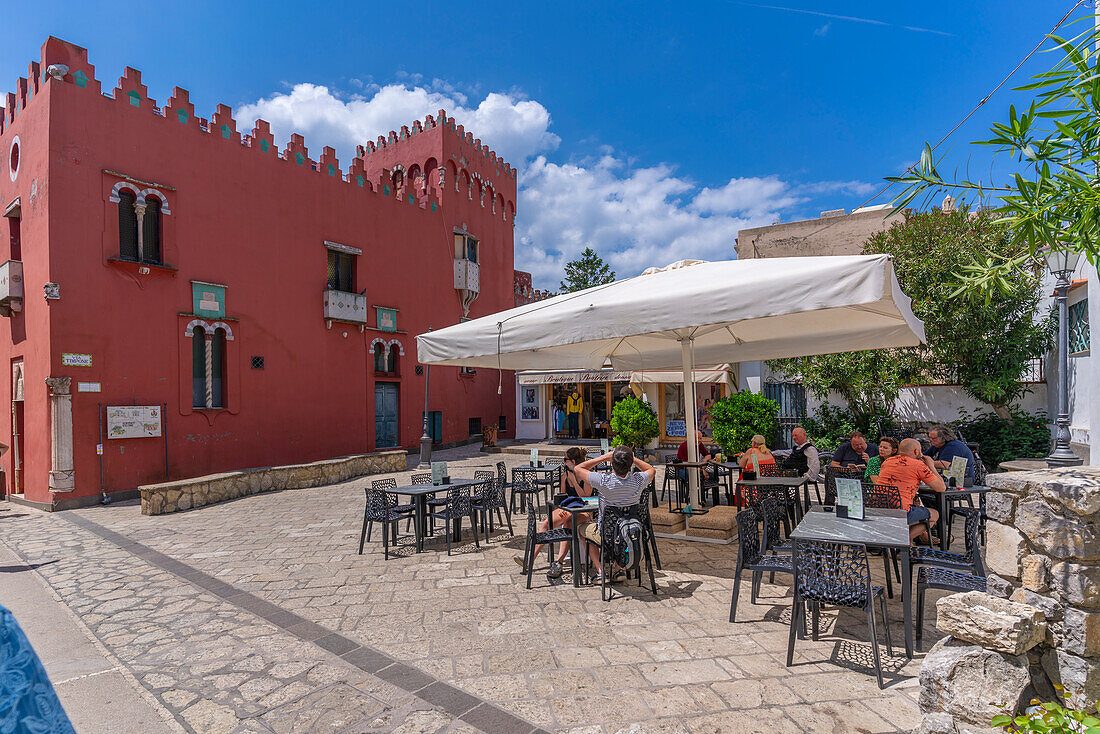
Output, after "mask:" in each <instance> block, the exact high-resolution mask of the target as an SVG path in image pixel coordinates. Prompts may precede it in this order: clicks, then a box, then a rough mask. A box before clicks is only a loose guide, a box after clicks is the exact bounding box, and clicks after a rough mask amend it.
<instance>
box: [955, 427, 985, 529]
mask: <svg viewBox="0 0 1100 734" xmlns="http://www.w3.org/2000/svg"><path fill="white" fill-rule="evenodd" d="M967 445H969V444H967ZM985 477H986V468H985V464H983V463H982V460H981V458H980V457H979V456H978V452H977V451H976V450H975V452H974V484H976V485H978V486H982V485H984V484H985ZM964 502H965V503H966V507H963V506H962V505H963V503H964ZM971 509H977V510H978V511H979V517H980V519H981V521H980V522H979V524H978V530H979V535H980V537H981V540H982V545H985V521H986V514H985V494H984V493H982V494H979V495H978V506H977V508H975V507H974V496H973V495H969V494H967V495H963V496H961V497H951V498H948V500H947V547H949V548H950V547H951V535H952V530H953V527H952V526H953V524H954V521H955V516H956V515H963V516H964V517H965V516H966V513H967V511H968V510H971Z"/></svg>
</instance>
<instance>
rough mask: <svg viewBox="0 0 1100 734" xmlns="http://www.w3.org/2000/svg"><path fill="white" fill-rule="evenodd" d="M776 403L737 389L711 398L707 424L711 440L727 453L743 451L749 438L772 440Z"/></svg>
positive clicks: (747, 445) (749, 440)
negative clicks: (712, 401) (709, 428)
mask: <svg viewBox="0 0 1100 734" xmlns="http://www.w3.org/2000/svg"><path fill="white" fill-rule="evenodd" d="M778 415H779V405H778V404H776V402H775V401H774V400H769V399H768V398H766V397H764V396H763V395H761V394H760V393H753V392H747V391H746V392H739V393H734V394H733V395H730V396H729V397H726V398H721V399H719V400H716V401H714V403H712V404H711V406H710V427H711V430H712V431H713V432H714V441H715V443H717V444H718V445H719V446H721V447H722V451H723V452H724V453H727V454H736V453H740V452H741V451H744V450H746V449H747V448H748V447H749V443H750V442H751V441H752V437H753V436H755V435H756V434H758V433H759V434H760V435H761V436H763V437H764V438H765V439H766V440H767V442H768V444H772V443H774V441H775V430H776V427H777V425H778V423H777V421H776V416H778Z"/></svg>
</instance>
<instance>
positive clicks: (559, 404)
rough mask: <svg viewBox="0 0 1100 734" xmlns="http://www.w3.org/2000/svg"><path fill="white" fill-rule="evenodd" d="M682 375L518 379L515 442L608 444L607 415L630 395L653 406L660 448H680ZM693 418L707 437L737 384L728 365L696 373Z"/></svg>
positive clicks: (575, 374)
mask: <svg viewBox="0 0 1100 734" xmlns="http://www.w3.org/2000/svg"><path fill="white" fill-rule="evenodd" d="M682 380H683V375H682V373H680V372H673V371H669V372H622V371H614V370H552V371H540V372H533V371H532V372H519V373H517V374H516V382H517V385H516V389H517V393H518V394H517V396H516V397H517V402H518V406H517V408H518V409H517V411H516V412H517V415H518V416H519V421H518V426H517V429H516V438H519V439H527V440H548V439H552V440H558V441H568V440H570V439H572V438H577V439H586V440H590V441H596V440H599V439H601V438H611V437H612V435H613V432H612V430H611V414H612V413H611V411H612V410H613V409H614V407H615V404H616V403H618V402H619V401H620V400H622V399H623V398H625V397H626V396H628V395H635V396H637V397H639V398H642V399H644V400H646V401H647V402H648V403H649V404H650V405H652V406H654V407H655V409H656V411H657V418H658V420H659V422H660V426H661V436H660V439H659V440H660V442H661V443H662V444H672V443H675V444H678V443H680V442H681V441H683V440H684V436H685V435H686V433H687V428H686V422H687V421H686V415H685V412H684V410H685V406H684V389H683V384H682ZM695 383H696V384H695V393H696V406H695V409H696V415H697V420H698V424H699V426H700V427H701V428H702V430H703V432H704V434H705V435H707V436H709V435H710V417H709V415H708V414H707V411H708V410H709V409H710V405H711V403H713V402H714V401H715V400H717V399H719V398H721V397H724V396H726V395H729V394H730V392H731V391H732V390H733V386H734V385H735V384H736V378H735V377H734V376H733V373H732V371H731V370H730V368H729V365H722V366H721V367H718V368H715V369H711V370H696V372H695Z"/></svg>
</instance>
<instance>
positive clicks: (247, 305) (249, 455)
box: [0, 38, 516, 508]
mask: <svg viewBox="0 0 1100 734" xmlns="http://www.w3.org/2000/svg"><path fill="white" fill-rule="evenodd" d="M103 92H107V93H106V94H104V93H103ZM242 128H243V129H242ZM0 154H2V155H3V159H2V162H3V168H4V169H5V172H4V175H2V176H0V208H2V209H3V210H4V212H3V213H4V217H5V219H4V220H3V221H2V222H0V229H3V228H6V229H7V234H8V235H9V236H8V237H7V238H4V239H6V240H7V241H9V242H10V245H9V247H10V249H9V252H8V253H7V256H6V257H3V260H6V261H7V262H6V263H5V264H4V265H3V266H2V267H0V311H2V312H4V313H5V315H6V316H7V318H3V319H0V322H2V325H0V344H2V345H3V348H5V349H7V351H8V356H7V365H6V369H7V371H8V379H5V380H0V384H3V387H2V388H0V395H2V396H3V398H2V399H3V401H4V404H9V405H11V406H12V408H11V410H12V415H11V420H10V421H8V420H5V421H3V423H4V424H5V425H6V428H4V429H0V441H3V442H4V443H6V444H8V445H9V446H10V447H11V449H10V450H9V451H8V452H7V453H6V454H5V455H4V457H3V459H2V465H3V468H4V470H5V473H6V476H7V480H6V481H7V491H8V492H9V493H10V494H15V495H20V496H21V498H22V499H24V500H26V501H31V502H34V503H38V504H40V505H41V506H44V507H52V508H63V507H70V506H77V505H80V504H89V503H91V502H94V501H96V498H97V497H98V496H99V495H100V492H101V491H105V492H107V493H114V492H122V491H127V490H133V489H134V488H135V487H137V486H138V485H140V484H145V483H150V482H158V481H163V480H164V479H165V477H166V476H167V477H170V478H172V479H180V478H184V477H192V476H199V475H203V474H209V473H212V472H218V471H224V470H229V469H236V468H246V467H257V466H270V465H277V464H292V463H299V462H306V461H314V460H318V459H323V458H329V457H336V456H341V455H347V454H353V453H364V452H370V451H374V450H379V449H383V448H386V447H398V446H405V447H412V446H415V445H417V443H418V441H419V437H420V434H421V425H422V424H421V421H422V410H423V404H424V375H423V370H422V369H421V368H420V367H419V366H418V365H417V364H416V341H415V335H416V334H419V333H421V332H423V331H426V330H427V329H428V328H430V327H434V328H440V327H444V326H448V325H450V324H454V323H457V322H458V321H459V320H460V319H461V318H463V317H464V316H469V317H471V318H473V317H477V316H482V315H485V314H489V313H492V312H495V311H499V310H503V309H506V308H510V307H512V305H513V301H514V294H513V291H514V282H513V279H514V276H513V256H512V241H513V225H514V221H515V201H516V171H515V169H514V168H512V167H510V166H509V165H507V164H506V163H505V162H504V161H503V160H501V159H500V158H498V157H497V156H496V154H495V153H493V152H492V151H490V150H489V149H488V148H487V147H485V146H483V145H481V142H480V141H479V140H476V139H474V137H473V136H472V135H471V134H469V133H467V132H465V131H464V130H463V128H462V126H461V125H456V124H455V121H454V120H453V119H452V118H450V117H447V116H446V114H445V113H444V112H440V113H439V114H438V116H436V117H432V116H428V117H427V118H425V120H424V121H423V122H419V121H417V122H415V123H414V124H413V125H411V127H403V128H402V129H401V131H400V132H391V133H390V134H389V136H388V137H386V138H381V137H380V138H379V139H378V141H377V142H375V143H366V144H365V145H364V146H361V147H360V149H359V155H358V156H357V157H356V158H355V159H354V160H352V161H351V163H350V165H349V166H343V165H341V162H340V161H339V160H337V157H336V153H335V151H334V150H333V149H332V148H327V147H326V148H325V149H324V150H323V151H322V152H321V154H320V156H317V157H314V156H312V155H311V154H310V151H309V150H307V149H306V147H305V145H304V143H303V140H302V137H301V136H300V135H293V136H291V140H290V142H289V143H288V144H287V145H286V146H285V147H284V148H283V149H281V150H280V149H279V148H278V147H277V145H276V141H275V139H274V138H273V137H272V134H271V132H270V130H269V127H268V124H267V123H266V122H264V121H263V120H257V121H256V122H255V125H254V126H253V127H251V129H250V130H249V129H248V128H247V127H245V126H244V125H240V126H239V125H238V122H237V121H236V120H234V119H233V114H232V110H230V109H229V108H228V107H226V106H224V105H219V106H218V109H217V111H216V112H215V113H214V115H213V116H212V118H211V119H210V120H206V119H203V118H201V117H197V116H196V114H195V109H194V106H193V105H192V104H191V102H190V101H189V100H188V93H187V91H186V90H184V89H180V88H178V87H177V88H175V89H174V90H173V93H172V96H171V97H170V98H169V99H168V101H167V102H166V103H164V104H163V105H161V104H159V103H158V102H157V101H156V100H154V99H151V98H150V96H149V92H148V90H147V88H146V87H145V85H144V84H142V81H141V73H140V72H139V71H137V70H135V69H131V68H127V69H126V71H125V73H124V74H123V76H122V78H121V79H119V81H118V84H117V86H116V87H114V88H113V89H110V88H108V89H101V86H100V81H99V80H98V79H97V78H96V75H95V69H94V67H93V66H92V65H91V64H89V63H88V57H87V52H86V51H85V50H84V49H83V48H80V47H78V46H74V45H72V44H69V43H66V42H64V41H61V40H58V39H56V38H50V39H49V40H47V41H46V43H45V44H44V45H43V47H42V57H41V60H40V61H38V62H34V63H32V64H30V67H29V71H28V75H27V78H20V79H19V81H18V89H17V91H16V92H15V93H13V94H8V95H7V98H6V100H5V105H4V108H3V119H2V121H0ZM2 246H3V245H0V247H2ZM0 256H2V253H0ZM0 261H2V260H0ZM513 384H514V382H513V377H512V375H511V374H510V373H506V374H505V375H504V385H503V389H502V390H498V375H497V374H496V372H495V371H493V372H491V371H488V370H482V371H481V372H480V374H479V373H477V372H473V371H461V370H459V369H458V368H447V367H443V368H435V369H432V370H431V396H430V403H431V410H432V413H433V414H432V421H431V425H432V432H433V434H434V435H435V438H436V440H437V441H439V442H442V443H450V442H457V441H462V440H464V439H467V438H468V437H469V436H470V435H471V434H476V433H479V432H480V429H481V425H483V424H488V423H497V422H498V421H500V422H504V423H505V424H506V425H507V426H508V428H509V429H511V428H512V426H513V424H514V416H515V406H514V400H513V399H512V395H513V392H514V388H513ZM503 396H508V399H507V400H505V399H504V398H503Z"/></svg>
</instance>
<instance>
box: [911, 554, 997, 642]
mask: <svg viewBox="0 0 1100 734" xmlns="http://www.w3.org/2000/svg"><path fill="white" fill-rule="evenodd" d="M917 547H923V546H917ZM928 589H943V590H944V591H956V592H966V591H985V590H986V580H985V576H976V575H974V574H972V573H965V572H963V571H955V570H953V569H950V568H942V567H939V566H921V567H920V569H919V570H918V571H917V623H916V624H917V635H916V637H917V650H920V643H921V640H922V639H923V638H924V592H925V591H927V590H928Z"/></svg>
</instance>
